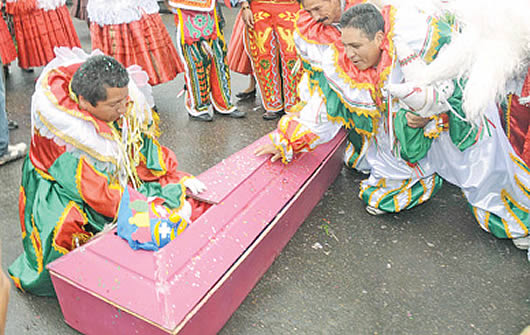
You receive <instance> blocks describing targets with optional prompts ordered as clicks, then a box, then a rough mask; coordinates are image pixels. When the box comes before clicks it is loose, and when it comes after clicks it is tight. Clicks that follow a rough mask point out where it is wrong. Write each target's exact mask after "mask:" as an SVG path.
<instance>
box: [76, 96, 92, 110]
mask: <svg viewBox="0 0 530 335" xmlns="http://www.w3.org/2000/svg"><path fill="white" fill-rule="evenodd" d="M77 99H78V100H79V108H81V109H82V110H85V111H88V110H89V109H90V108H91V107H93V106H92V104H91V103H90V102H89V101H88V100H87V99H85V98H83V96H81V95H80V96H78V98H77Z"/></svg>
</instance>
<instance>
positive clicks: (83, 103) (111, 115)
mask: <svg viewBox="0 0 530 335" xmlns="http://www.w3.org/2000/svg"><path fill="white" fill-rule="evenodd" d="M128 102H129V88H128V87H127V86H125V87H122V88H119V87H107V99H106V100H104V101H100V102H98V103H97V105H96V106H95V107H94V106H92V104H91V103H90V102H88V101H87V100H85V99H84V98H83V97H82V96H81V97H79V104H80V107H81V108H83V109H84V110H86V111H87V112H89V113H90V114H92V115H93V116H94V117H95V118H97V119H99V120H101V121H105V122H114V121H116V120H117V119H118V118H119V117H120V116H122V115H123V114H125V112H127V105H128Z"/></svg>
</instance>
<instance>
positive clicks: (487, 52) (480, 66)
mask: <svg viewBox="0 0 530 335" xmlns="http://www.w3.org/2000/svg"><path fill="white" fill-rule="evenodd" d="M448 7H449V10H450V12H452V13H454V15H455V18H456V20H457V22H458V23H459V25H460V26H461V32H460V33H455V34H454V36H453V40H452V42H451V43H450V44H449V45H447V46H446V47H445V48H444V49H443V50H442V52H440V55H439V56H438V57H437V58H436V59H435V60H434V61H433V62H432V63H431V64H430V65H429V66H428V67H427V69H426V71H425V72H424V75H423V77H422V82H423V83H425V84H428V83H433V82H436V81H440V80H445V79H451V78H461V77H465V78H467V79H468V81H467V84H466V87H465V89H464V93H463V94H464V96H463V109H464V112H465V114H466V117H467V119H468V120H470V121H474V122H477V121H479V120H480V119H481V118H482V116H483V114H484V111H485V108H486V106H487V105H488V104H490V103H491V102H492V101H493V100H495V99H498V98H499V97H500V96H502V95H504V94H506V85H507V83H508V81H509V80H510V79H512V78H514V77H518V76H520V75H521V73H526V71H527V67H528V64H529V59H530V19H529V18H528V13H530V1H529V0H511V1H510V2H499V1H494V0H451V1H450V2H449V4H448Z"/></svg>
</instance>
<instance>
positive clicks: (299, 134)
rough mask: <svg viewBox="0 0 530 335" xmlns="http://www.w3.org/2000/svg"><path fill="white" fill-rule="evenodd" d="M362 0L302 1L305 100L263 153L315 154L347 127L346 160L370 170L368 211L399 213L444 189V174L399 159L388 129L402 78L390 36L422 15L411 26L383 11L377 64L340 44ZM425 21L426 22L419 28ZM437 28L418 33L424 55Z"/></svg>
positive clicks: (299, 40)
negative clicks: (393, 94) (392, 92)
mask: <svg viewBox="0 0 530 335" xmlns="http://www.w3.org/2000/svg"><path fill="white" fill-rule="evenodd" d="M361 2H364V1H350V2H341V1H340V0H324V1H319V0H302V5H303V8H304V10H303V11H300V12H299V14H298V18H297V21H296V31H295V34H294V40H295V45H296V48H297V50H298V53H299V55H300V58H301V59H302V64H303V67H304V69H305V73H304V75H303V76H302V80H301V82H300V85H299V86H298V92H299V94H300V99H301V103H300V104H299V105H298V107H299V108H298V111H297V113H291V114H290V115H287V116H285V117H284V118H282V119H281V120H280V122H279V124H278V130H277V132H275V133H273V135H272V136H271V141H272V144H270V145H268V146H266V147H263V148H261V149H260V150H258V152H257V153H258V154H266V153H272V154H273V157H272V159H273V160H276V159H279V158H280V157H281V158H282V160H283V161H284V162H289V161H290V160H292V159H293V156H294V154H295V153H297V152H304V151H311V150H313V149H314V148H315V147H316V146H318V145H319V144H321V143H325V142H327V141H329V140H330V139H331V138H333V137H334V136H335V135H336V134H337V132H338V131H339V130H340V129H341V128H345V129H346V130H347V131H348V146H347V148H346V153H345V157H344V160H345V163H346V165H347V166H349V167H351V168H356V169H358V170H361V171H363V172H365V173H370V176H369V178H368V179H366V180H364V181H363V182H362V183H361V192H360V197H361V198H362V199H363V200H364V201H365V202H366V204H367V206H366V210H367V211H368V212H369V213H370V214H374V215H375V214H382V213H385V212H399V211H402V210H405V209H410V208H412V207H414V206H416V205H418V204H421V203H423V202H425V201H427V200H428V199H430V198H431V197H432V196H433V195H434V194H435V193H436V191H437V190H438V189H439V188H440V186H441V179H440V178H438V177H437V176H436V175H435V174H434V171H433V169H432V168H431V167H430V166H429V165H428V164H416V165H412V164H409V163H408V162H406V161H405V160H403V159H401V158H400V157H399V155H397V154H396V153H395V152H394V151H393V148H392V144H391V143H392V142H393V140H392V139H391V138H390V136H389V131H388V129H389V118H388V116H389V115H393V112H394V111H397V110H395V109H394V108H392V111H391V113H389V112H388V99H387V97H386V90H385V85H386V84H387V83H388V82H389V81H391V80H399V78H398V77H396V78H391V77H392V73H394V74H397V71H394V68H395V64H396V63H397V61H398V60H397V59H396V48H395V46H394V42H393V40H392V38H393V37H394V35H395V29H394V26H395V24H397V25H398V26H399V30H400V32H399V33H398V35H400V34H401V30H406V31H409V30H414V29H415V28H416V27H415V25H416V23H417V22H418V20H415V21H414V22H413V24H411V25H410V26H406V23H407V19H408V17H404V16H403V17H399V18H398V19H395V18H394V16H395V11H396V10H395V8H394V7H392V6H386V7H384V8H382V10H381V12H382V15H383V17H384V19H385V22H382V24H383V25H384V29H385V32H386V33H385V34H379V35H380V36H378V37H377V42H376V43H377V50H378V51H381V53H377V55H370V56H377V59H376V61H377V62H374V63H376V64H375V66H374V65H373V64H368V63H366V62H365V61H363V60H362V59H358V60H357V61H356V62H354V61H353V60H351V59H350V58H349V57H348V56H347V52H346V50H345V46H344V44H343V43H342V41H341V31H340V18H341V15H342V14H343V13H344V12H345V11H347V10H348V9H350V8H352V7H355V6H357V5H363V4H360V3H361ZM396 20H397V21H398V22H397V23H396V22H395V21H396ZM436 23H437V22H435V23H433V26H435V24H436ZM427 25H428V22H427V20H425V22H424V24H423V26H420V27H421V28H425V27H426V26H427ZM435 31H439V30H436V29H431V30H427V32H426V33H425V34H423V32H422V33H420V32H418V33H417V34H415V35H414V36H413V37H414V42H415V43H416V42H417V44H419V43H420V42H421V43H423V44H422V52H423V54H424V55H425V57H430V56H431V55H432V54H433V53H434V52H435V51H436V47H437V46H439V45H440V44H439V41H440V36H439V35H436V34H435ZM421 34H423V35H421ZM293 110H295V111H296V108H294V109H293ZM410 119H411V120H410V126H411V127H412V126H414V127H418V126H422V124H415V122H416V120H414V119H415V116H414V115H412V114H411V115H410ZM418 119H421V118H418ZM433 123H434V122H433ZM436 129H437V128H435V130H436ZM419 167H421V168H419Z"/></svg>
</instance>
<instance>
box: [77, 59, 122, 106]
mask: <svg viewBox="0 0 530 335" xmlns="http://www.w3.org/2000/svg"><path fill="white" fill-rule="evenodd" d="M128 84H129V74H128V73H127V70H126V69H125V68H124V67H123V65H121V64H120V62H118V61H117V60H116V59H114V58H113V57H111V56H106V55H97V56H92V57H90V58H88V59H87V60H86V61H85V62H84V63H83V64H81V66H80V67H79V69H77V71H76V72H75V73H74V77H73V78H72V82H71V83H70V86H71V87H72V91H73V92H74V93H75V94H76V95H77V96H78V97H79V96H82V97H83V98H84V99H85V100H87V101H88V102H90V104H91V105H92V106H94V107H96V105H97V104H98V102H100V101H105V100H107V88H108V87H118V88H122V87H125V86H127V85H128Z"/></svg>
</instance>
